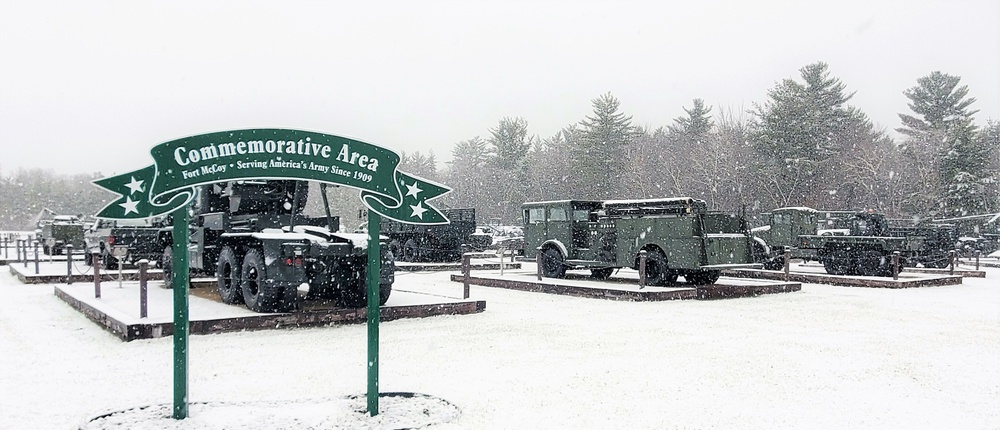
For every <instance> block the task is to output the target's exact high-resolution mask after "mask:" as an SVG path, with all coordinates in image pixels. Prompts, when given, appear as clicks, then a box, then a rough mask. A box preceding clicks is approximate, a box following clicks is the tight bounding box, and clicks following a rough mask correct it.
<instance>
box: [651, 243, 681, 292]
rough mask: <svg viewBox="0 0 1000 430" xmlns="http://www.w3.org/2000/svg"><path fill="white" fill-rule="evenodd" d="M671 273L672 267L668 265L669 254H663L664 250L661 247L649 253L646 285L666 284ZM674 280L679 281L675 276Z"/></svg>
mask: <svg viewBox="0 0 1000 430" xmlns="http://www.w3.org/2000/svg"><path fill="white" fill-rule="evenodd" d="M669 274H670V268H668V267H667V256H665V255H663V251H660V250H659V249H657V250H654V251H652V252H650V253H649V256H647V257H646V285H653V286H658V285H663V284H666V283H667V281H668V280H669V279H668V275H669ZM673 279H674V281H677V277H676V276H674V277H673Z"/></svg>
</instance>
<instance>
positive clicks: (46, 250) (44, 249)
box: [42, 245, 52, 255]
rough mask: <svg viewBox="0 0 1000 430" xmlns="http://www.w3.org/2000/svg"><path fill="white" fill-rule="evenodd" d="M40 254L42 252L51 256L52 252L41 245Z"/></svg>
mask: <svg viewBox="0 0 1000 430" xmlns="http://www.w3.org/2000/svg"><path fill="white" fill-rule="evenodd" d="M42 252H44V253H45V255H52V250H51V249H49V246H48V245H42Z"/></svg>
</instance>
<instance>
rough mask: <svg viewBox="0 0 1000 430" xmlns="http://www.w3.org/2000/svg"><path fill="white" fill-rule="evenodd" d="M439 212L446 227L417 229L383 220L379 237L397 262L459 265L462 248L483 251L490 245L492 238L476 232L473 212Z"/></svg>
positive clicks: (463, 210) (433, 226)
mask: <svg viewBox="0 0 1000 430" xmlns="http://www.w3.org/2000/svg"><path fill="white" fill-rule="evenodd" d="M441 212H442V213H443V214H444V215H445V216H446V217H448V220H449V221H450V222H449V223H448V224H441V225H416V224H406V223H401V222H397V221H393V220H390V219H384V218H383V219H382V221H381V225H380V228H381V230H380V232H379V233H380V234H381V235H384V236H387V237H388V238H389V249H390V250H392V253H393V255H394V256H395V257H396V260H399V261H409V262H417V261H420V262H446V261H458V260H460V259H461V256H462V250H463V248H462V247H463V246H467V247H468V250H469V251H482V250H484V249H486V248H487V247H488V246H489V245H490V244H492V243H493V237H492V236H490V235H488V234H485V233H481V232H477V229H476V210H475V209H472V208H467V209H445V210H442V211H441Z"/></svg>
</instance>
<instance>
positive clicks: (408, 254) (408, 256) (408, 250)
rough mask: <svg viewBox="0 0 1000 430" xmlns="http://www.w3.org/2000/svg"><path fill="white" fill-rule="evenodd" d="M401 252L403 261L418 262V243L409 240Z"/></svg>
mask: <svg viewBox="0 0 1000 430" xmlns="http://www.w3.org/2000/svg"><path fill="white" fill-rule="evenodd" d="M400 251H401V252H400V254H401V255H400V257H401V258H400V260H401V261H408V262H415V261H417V260H418V258H417V254H418V253H419V250H418V249H417V241H415V240H413V239H407V240H406V243H404V244H403V248H402V249H401V250H400Z"/></svg>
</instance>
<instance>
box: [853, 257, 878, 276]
mask: <svg viewBox="0 0 1000 430" xmlns="http://www.w3.org/2000/svg"><path fill="white" fill-rule="evenodd" d="M880 266H882V254H881V253H879V252H878V251H867V252H862V253H861V255H859V256H858V259H857V264H856V267H857V274H858V275H861V276H879V273H880V270H879V267H880Z"/></svg>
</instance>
